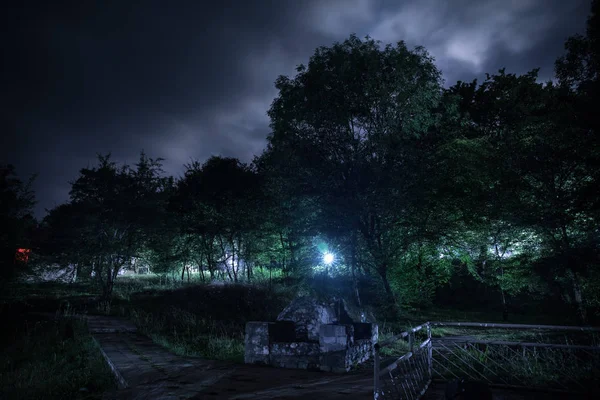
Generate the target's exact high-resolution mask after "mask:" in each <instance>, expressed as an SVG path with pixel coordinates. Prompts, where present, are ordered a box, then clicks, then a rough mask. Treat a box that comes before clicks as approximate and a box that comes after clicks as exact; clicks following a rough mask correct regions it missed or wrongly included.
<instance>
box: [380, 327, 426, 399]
mask: <svg viewBox="0 0 600 400" xmlns="http://www.w3.org/2000/svg"><path fill="white" fill-rule="evenodd" d="M422 329H425V330H426V332H427V339H425V340H424V341H423V342H422V343H419V344H415V333H416V332H419V331H421V330H422ZM404 339H408V347H409V351H408V352H407V353H406V354H403V355H401V356H400V357H398V358H396V359H395V360H393V361H392V362H391V363H389V364H387V365H386V366H385V367H382V365H381V349H382V348H385V347H387V346H390V345H392V344H394V343H395V342H396V341H398V340H404ZM374 358H375V363H374V364H375V367H374V377H373V378H374V385H373V386H374V390H373V395H374V398H375V399H376V400H377V399H418V398H420V397H421V396H423V395H424V394H425V392H426V391H427V388H428V387H429V384H430V383H431V376H432V375H431V374H432V346H431V326H430V324H429V323H425V324H423V325H419V326H417V327H415V328H413V329H411V330H409V331H406V332H402V333H401V334H399V335H396V336H393V337H391V338H390V339H388V340H386V341H385V342H381V343H377V344H376V345H375V346H374Z"/></svg>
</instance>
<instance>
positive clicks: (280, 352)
mask: <svg viewBox="0 0 600 400" xmlns="http://www.w3.org/2000/svg"><path fill="white" fill-rule="evenodd" d="M351 314H352V315H353V316H354V318H352V317H351ZM357 314H358V313H356V312H354V313H352V312H349V309H348V306H347V304H346V302H344V300H341V299H340V300H336V299H333V300H332V301H327V302H321V301H317V300H315V299H313V298H311V297H299V298H297V299H296V300H294V301H293V302H292V303H290V305H288V306H287V307H286V308H285V309H284V310H283V311H282V312H281V314H279V316H278V317H277V321H276V322H248V323H247V324H246V336H245V355H244V361H245V362H246V363H247V364H266V365H271V366H273V367H280V368H298V369H320V370H322V371H330V372H347V371H349V370H350V369H351V368H352V366H354V365H357V364H360V363H363V362H365V361H366V360H368V359H369V357H370V356H371V354H372V353H373V345H374V344H375V343H377V338H378V328H377V325H376V324H373V323H367V322H357V321H356V320H361V321H364V320H365V318H364V313H360V315H357Z"/></svg>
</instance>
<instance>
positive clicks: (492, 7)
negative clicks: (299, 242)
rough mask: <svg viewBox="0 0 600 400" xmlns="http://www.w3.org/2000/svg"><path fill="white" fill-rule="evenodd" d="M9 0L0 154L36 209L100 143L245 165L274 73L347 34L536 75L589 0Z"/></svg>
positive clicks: (59, 195)
mask: <svg viewBox="0 0 600 400" xmlns="http://www.w3.org/2000/svg"><path fill="white" fill-rule="evenodd" d="M13 3H14V4H13V5H12V6H10V7H9V8H6V7H7V6H6V5H5V6H2V7H3V9H0V12H1V14H0V15H1V17H0V18H1V19H2V25H3V28H4V29H3V33H2V35H1V36H0V37H1V38H0V41H2V52H3V61H2V75H1V79H2V92H1V93H2V96H1V99H2V104H1V106H2V123H3V125H2V126H3V128H4V132H5V134H3V135H2V139H0V140H1V142H0V162H9V163H12V164H15V165H16V167H17V171H18V173H19V174H20V175H21V176H26V175H28V174H31V173H38V174H39V176H38V179H37V182H36V184H35V186H34V189H35V191H36V194H37V197H38V200H39V204H38V207H37V209H36V216H37V217H43V216H44V215H45V212H44V209H45V208H52V207H54V206H55V205H57V204H60V203H62V202H64V201H65V200H66V199H67V198H68V191H69V188H70V185H69V183H68V182H69V181H71V180H73V179H75V178H76V177H77V175H78V171H79V169H80V168H82V167H85V166H88V165H90V166H91V165H93V164H95V161H96V158H95V157H96V154H97V153H107V152H112V154H113V158H114V159H115V160H116V161H119V162H128V163H135V161H136V160H137V157H138V155H139V152H140V150H142V149H143V150H145V151H146V153H147V154H148V155H149V156H151V157H163V158H165V159H166V160H165V162H164V165H165V169H166V171H167V172H168V173H170V174H172V175H175V176H179V175H180V174H181V173H182V172H183V164H184V163H187V162H189V161H191V160H192V159H197V160H199V161H204V160H205V159H206V158H207V157H210V156H211V155H223V156H232V157H239V158H240V159H241V160H242V161H244V162H248V161H251V160H252V157H253V156H254V155H256V154H259V153H260V152H261V151H262V149H263V147H264V145H265V142H266V141H265V139H266V135H267V133H268V131H269V128H268V123H269V121H268V118H267V116H266V111H267V109H268V107H269V105H270V103H271V101H272V100H273V98H274V97H275V96H276V94H277V93H276V90H275V88H274V84H273V83H274V81H275V79H276V78H277V76H278V75H280V74H284V75H292V74H293V73H294V67H295V66H296V65H297V64H300V63H306V62H307V61H308V58H309V57H310V56H311V55H312V53H313V51H314V49H315V48H316V47H318V46H321V45H331V44H332V43H333V42H334V41H337V40H340V41H341V40H344V39H345V38H347V37H348V36H349V34H350V33H353V32H354V33H356V34H357V35H358V36H359V37H361V38H362V37H364V36H365V35H367V34H368V35H370V36H372V37H373V38H374V39H377V40H381V41H382V42H384V43H390V42H392V43H393V42H396V41H398V40H405V41H406V42H407V44H408V45H409V46H410V47H412V46H415V45H423V46H425V47H426V48H427V49H428V50H429V51H430V53H431V54H432V55H433V56H434V57H435V58H436V63H437V65H438V67H439V68H440V69H441V70H442V72H443V74H444V78H445V80H446V85H447V86H449V85H452V84H454V83H455V82H456V81H457V80H471V79H473V78H476V77H477V78H481V77H483V76H484V74H485V72H489V73H494V72H496V71H497V70H498V69H500V68H502V67H506V69H507V72H514V73H524V72H527V71H529V70H531V69H533V68H536V67H540V68H541V71H540V75H541V79H543V80H547V79H549V78H551V77H552V74H553V70H552V69H553V64H554V60H555V59H556V57H557V56H559V55H560V54H562V51H563V43H564V40H565V39H566V38H567V37H568V36H570V35H572V34H574V33H583V32H584V30H585V22H586V18H587V16H588V14H589V10H590V2H589V1H588V0H447V1H446V0H420V1H417V0H407V1H402V0H396V1H391V0H390V1H388V0H279V1H276V0H275V1H250V0H245V1H228V0H221V1H218V2H213V1H204V0H196V1H183V0H172V1H166V0H165V1H158V0H156V1H154V0H139V1H128V0H117V1H84V0H79V1H72V2H61V1H56V2H39V3H36V2H32V1H19V2H17V1H15V2H13ZM448 4H451V5H448Z"/></svg>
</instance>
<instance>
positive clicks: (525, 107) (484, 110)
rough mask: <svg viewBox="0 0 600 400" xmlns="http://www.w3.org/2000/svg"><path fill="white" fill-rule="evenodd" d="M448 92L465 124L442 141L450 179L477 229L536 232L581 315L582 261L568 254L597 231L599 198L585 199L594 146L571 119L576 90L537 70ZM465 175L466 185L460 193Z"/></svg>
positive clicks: (593, 175) (593, 177) (592, 187)
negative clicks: (543, 78) (542, 78)
mask: <svg viewBox="0 0 600 400" xmlns="http://www.w3.org/2000/svg"><path fill="white" fill-rule="evenodd" d="M451 92H453V93H456V94H458V95H459V96H460V97H461V99H460V104H461V111H462V112H463V113H464V114H465V115H466V116H467V117H468V120H469V124H468V125H467V126H465V128H464V130H463V135H462V137H460V138H457V139H456V140H454V141H451V142H449V143H448V144H447V146H446V147H447V148H448V149H452V151H453V153H452V154H453V157H450V158H449V159H450V160H451V162H450V163H449V167H450V169H453V170H454V172H455V173H454V174H453V176H454V178H453V179H452V180H450V181H449V182H448V184H449V185H451V186H454V188H455V190H454V194H455V195H458V196H459V198H460V197H462V198H463V206H464V207H465V208H466V209H469V210H470V211H471V212H472V214H473V215H475V216H477V220H476V221H474V222H478V225H477V226H479V227H480V228H481V229H483V231H486V230H487V231H488V232H492V231H494V228H493V227H494V226H511V227H512V228H511V230H513V231H514V229H517V230H518V229H520V230H521V232H524V231H527V232H531V231H532V232H533V233H534V234H535V235H537V237H539V238H540V240H539V241H540V243H539V246H541V247H540V251H545V254H546V256H548V257H552V258H553V259H554V260H555V261H556V263H555V265H556V270H555V271H554V275H555V276H557V279H562V280H563V281H565V282H570V287H571V289H572V293H573V298H574V299H575V302H576V303H577V305H578V308H579V311H580V314H581V317H582V318H583V319H585V305H584V303H585V302H584V299H583V295H582V290H581V287H582V277H583V275H582V274H583V271H581V270H579V268H580V266H581V265H582V264H581V263H579V262H577V261H576V260H575V259H574V258H573V255H575V254H579V253H580V250H577V249H580V248H582V247H586V246H588V244H587V243H588V242H589V241H590V235H592V236H593V235H594V232H595V230H596V228H595V226H596V221H597V212H596V211H595V210H597V207H595V206H594V201H597V200H593V201H592V202H590V201H589V200H590V199H597V198H598V193H597V186H598V185H597V178H598V169H597V154H596V153H597V150H596V149H597V146H598V143H597V138H596V137H595V135H591V134H590V132H586V131H585V130H584V129H581V127H578V126H577V124H573V123H572V117H573V115H574V114H575V109H574V107H575V106H576V104H577V102H576V99H575V96H574V94H573V93H572V92H571V89H569V88H567V87H565V86H559V87H557V86H555V85H553V84H551V83H548V84H542V83H538V82H537V71H532V72H530V73H528V74H525V75H522V76H516V75H514V74H507V73H505V71H504V70H501V71H500V72H499V73H498V74H496V75H488V77H487V79H486V80H485V81H484V82H483V83H482V84H481V85H479V86H477V85H476V83H475V82H474V83H472V84H463V83H459V84H458V85H456V86H455V87H453V88H452V89H451ZM594 165H596V166H594ZM471 172H472V173H471ZM468 175H470V176H471V179H468V178H466V177H467V176H468ZM463 180H464V181H465V182H468V185H465V186H463V187H464V188H465V190H462V191H461V190H458V188H460V187H461V185H460V184H461V183H462V181H463ZM490 236H492V235H491V233H490ZM517 236H519V235H516V236H515V237H517ZM497 244H498V243H492V247H494V246H496V245H497ZM540 255H542V254H540ZM559 261H560V262H559ZM503 284H504V285H505V286H506V284H507V282H506V280H504V281H503ZM517 286H518V285H517ZM512 287H515V285H514V284H513V285H512Z"/></svg>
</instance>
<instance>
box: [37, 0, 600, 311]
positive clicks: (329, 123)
mask: <svg viewBox="0 0 600 400" xmlns="http://www.w3.org/2000/svg"><path fill="white" fill-rule="evenodd" d="M597 8H598V2H597V1H595V2H594V3H593V10H595V11H594V13H593V14H592V16H591V17H590V21H589V24H588V30H587V32H586V35H585V36H575V37H573V38H570V39H569V40H568V41H567V42H566V44H565V50H566V52H565V55H564V56H563V57H561V58H559V59H558V60H557V62H556V78H557V80H556V81H557V83H540V82H538V71H537V70H532V71H530V72H528V73H526V74H523V75H516V74H512V73H508V72H506V71H505V70H504V69H502V70H500V71H498V72H497V73H495V74H488V75H487V76H486V78H485V79H484V80H483V81H482V82H477V81H472V82H467V83H465V82H458V83H456V84H455V85H453V86H451V87H450V88H448V89H444V88H443V85H442V79H441V73H440V71H439V70H438V69H437V67H436V66H435V63H434V60H433V58H432V57H431V56H430V55H429V54H428V53H427V51H426V50H425V49H423V48H422V47H416V48H414V49H409V48H408V47H407V46H406V44H405V43H404V42H399V43H396V44H395V45H386V46H382V45H381V43H379V42H377V41H375V40H373V39H371V38H368V37H367V38H365V39H364V40H361V39H359V38H358V37H356V36H355V35H351V36H350V37H349V38H347V39H346V40H344V41H343V42H337V43H334V44H333V45H331V46H328V47H327V46H325V47H319V48H318V49H316V50H315V52H314V54H313V55H312V56H311V57H310V59H309V61H308V63H307V64H306V65H300V66H299V67H298V68H297V71H296V72H297V73H296V75H295V76H293V77H285V76H280V77H279V78H278V79H277V80H276V82H275V86H276V88H277V90H278V94H277V97H276V98H275V99H274V101H273V103H272V104H271V107H270V109H269V111H268V114H269V117H270V119H271V129H272V132H271V134H270V135H269V137H268V143H267V149H266V150H265V151H264V152H263V154H261V155H260V156H259V157H257V158H256V159H255V160H254V162H253V163H252V164H250V165H247V164H243V163H241V162H240V161H239V160H237V159H233V158H224V157H212V158H210V159H208V160H206V162H204V163H200V162H192V163H191V164H189V165H187V166H186V172H185V174H184V176H183V177H182V178H181V179H179V180H178V181H176V182H175V181H174V180H173V179H168V178H163V177H162V175H161V169H160V160H152V159H149V158H147V157H146V156H145V155H144V154H142V155H141V157H140V162H139V163H138V164H136V168H129V167H128V166H122V167H118V166H117V165H116V164H114V163H113V162H112V161H110V159H109V157H100V159H99V165H98V166H96V167H94V168H86V169H83V170H82V171H81V176H80V177H79V178H78V179H77V180H76V181H75V182H73V186H72V192H71V201H70V202H69V203H68V204H65V205H62V206H59V207H57V208H56V209H55V210H52V212H51V213H50V215H49V216H48V218H47V219H46V221H45V227H44V232H45V234H46V235H47V236H48V237H49V238H50V240H45V241H42V242H44V243H45V246H41V248H42V249H44V251H45V252H46V253H47V254H49V255H52V256H53V259H54V260H55V261H56V260H61V264H64V263H71V264H76V265H77V266H78V276H85V275H89V273H90V272H91V271H92V270H94V272H96V278H95V279H97V280H98V281H99V283H101V287H102V288H103V291H104V294H105V297H106V296H108V295H109V293H110V291H111V288H112V285H113V283H114V280H115V278H116V276H117V273H118V271H119V270H120V269H122V268H123V267H132V268H133V266H132V265H130V264H131V263H132V261H131V260H132V259H133V257H135V258H136V259H138V260H140V262H141V263H145V264H147V265H149V266H150V268H151V270H152V271H153V272H155V273H156V274H158V275H159V276H160V278H159V279H161V280H162V279H168V280H170V281H171V282H172V281H173V280H174V279H175V277H176V276H177V277H178V278H179V280H181V281H186V280H187V281H188V282H190V283H192V282H193V281H194V279H199V280H201V281H203V282H204V281H206V282H208V281H215V280H224V281H225V280H226V281H232V282H246V283H248V282H253V281H254V282H256V281H261V280H262V281H268V283H269V285H273V284H274V282H275V281H282V282H283V281H284V282H288V283H289V285H290V287H293V288H294V290H296V289H298V290H302V292H303V293H313V292H315V290H316V291H317V292H319V291H324V290H325V291H326V290H330V291H332V292H334V291H337V290H338V289H337V288H336V287H330V288H327V287H318V288H316V289H315V288H314V287H313V286H314V285H313V284H315V283H317V286H318V285H319V284H318V282H321V281H322V282H326V281H327V282H329V281H328V279H329V278H328V277H335V278H336V279H338V278H339V281H340V282H341V281H343V282H347V286H348V288H347V289H348V290H347V291H349V292H351V293H352V294H351V297H353V298H354V299H355V301H356V302H357V303H360V302H366V303H368V301H369V300H366V301H363V300H365V299H362V300H361V288H360V282H361V280H363V279H371V281H372V278H377V279H379V281H380V283H381V288H382V289H379V293H377V294H373V295H372V297H373V298H377V301H378V302H380V303H381V304H380V305H382V306H383V305H385V306H386V307H388V308H389V310H388V311H390V315H396V316H397V315H398V309H397V308H396V307H397V306H403V307H419V308H423V307H427V306H431V305H432V304H433V303H435V302H438V303H444V304H446V303H452V301H454V300H457V299H464V300H465V303H466V302H469V303H471V304H477V305H480V306H482V307H483V306H485V307H494V308H495V307H496V306H498V307H501V308H502V309H503V311H504V313H505V314H506V313H508V309H509V308H511V307H512V306H516V304H515V303H519V302H520V303H526V302H527V300H525V299H527V298H534V299H535V300H536V301H537V300H545V301H546V303H547V304H549V305H552V306H553V307H554V305H556V303H555V302H554V299H555V298H560V299H562V303H564V304H568V305H569V307H571V304H572V305H574V306H576V307H577V309H578V314H579V316H580V318H581V319H582V320H584V321H585V320H586V316H587V315H586V314H587V312H588V308H596V309H597V305H598V304H599V301H598V298H599V297H598V294H597V293H600V291H598V290H597V288H598V287H599V285H598V284H597V282H598V276H597V275H598V274H597V270H598V254H599V253H598V250H599V243H600V242H599V238H600V237H599V235H598V228H597V227H598V226H599V222H600V200H599V199H600V191H599V190H600V189H599V188H600V184H599V179H600V168H599V165H600V152H599V150H598V149H600V143H599V142H598V135H597V132H598V129H599V127H600V125H599V124H598V122H599V120H598V113H597V111H596V108H595V104H597V103H598V102H599V101H598V100H599V97H600V84H599V81H598V65H600V64H599V60H600V58H599V57H600V56H599V55H598V54H600V53H599V51H598V41H599V39H598V30H597V28H596V27H595V25H594V23H593V21H595V19H597V18H598V17H597V14H596V11H597ZM325 249H327V251H331V252H333V253H335V255H336V261H335V263H334V265H331V266H325V265H322V263H321V257H322V253H323V252H324V251H325ZM196 270H197V271H198V272H196ZM313 275H317V277H316V279H315V278H314V276H313ZM326 276H327V278H326V279H325V278H324V279H321V277H326ZM186 278H187V279H186ZM321 286H324V284H321ZM368 293H369V295H371V294H372V292H368ZM382 293H384V294H385V296H382ZM129 295H130V294H126V295H125V296H129ZM395 308H396V309H395ZM505 317H506V316H505Z"/></svg>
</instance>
